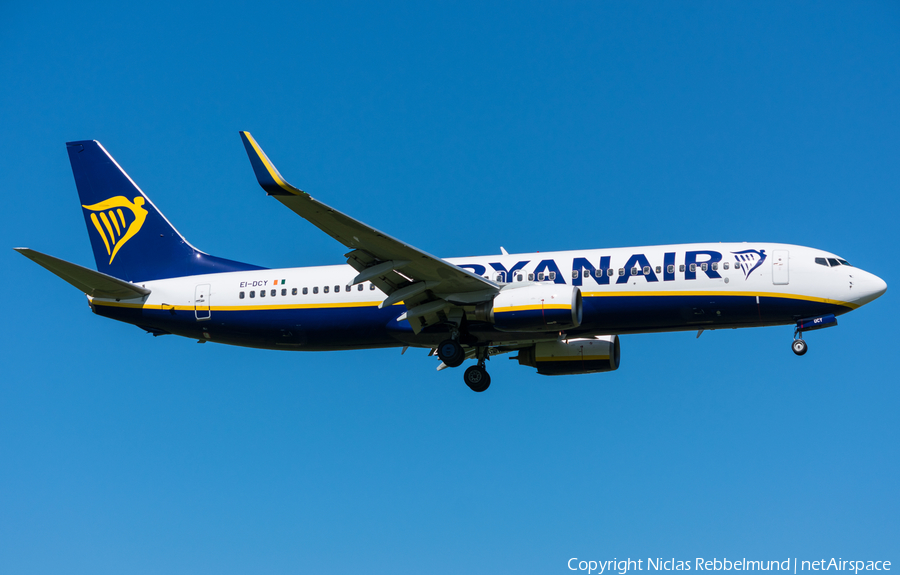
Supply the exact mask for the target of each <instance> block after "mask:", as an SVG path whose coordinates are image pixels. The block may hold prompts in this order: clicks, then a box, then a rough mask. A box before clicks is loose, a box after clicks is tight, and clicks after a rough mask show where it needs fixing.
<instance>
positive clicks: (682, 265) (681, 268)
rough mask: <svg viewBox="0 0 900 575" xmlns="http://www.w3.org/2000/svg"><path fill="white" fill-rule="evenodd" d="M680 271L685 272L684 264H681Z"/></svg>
mask: <svg viewBox="0 0 900 575" xmlns="http://www.w3.org/2000/svg"><path fill="white" fill-rule="evenodd" d="M691 265H693V264H691ZM678 271H680V272H683V271H684V264H681V265H680V266H678Z"/></svg>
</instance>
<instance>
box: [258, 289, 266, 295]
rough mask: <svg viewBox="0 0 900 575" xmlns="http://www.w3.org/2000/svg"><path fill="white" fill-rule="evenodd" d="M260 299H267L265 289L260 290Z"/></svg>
mask: <svg viewBox="0 0 900 575" xmlns="http://www.w3.org/2000/svg"><path fill="white" fill-rule="evenodd" d="M259 297H266V290H264V289H261V290H259Z"/></svg>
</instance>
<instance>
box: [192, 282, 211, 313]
mask: <svg viewBox="0 0 900 575" xmlns="http://www.w3.org/2000/svg"><path fill="white" fill-rule="evenodd" d="M194 317H196V318H197V321H202V320H204V319H209V318H210V313H209V284H200V285H198V286H197V288H196V289H195V290H194Z"/></svg>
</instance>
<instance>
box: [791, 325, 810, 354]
mask: <svg viewBox="0 0 900 575" xmlns="http://www.w3.org/2000/svg"><path fill="white" fill-rule="evenodd" d="M791 349H792V350H793V352H794V353H795V354H797V355H803V354H804V353H806V351H807V350H808V349H809V346H808V345H806V342H805V341H803V330H801V329H800V326H799V325H798V326H797V327H796V328H795V329H794V341H793V343H791Z"/></svg>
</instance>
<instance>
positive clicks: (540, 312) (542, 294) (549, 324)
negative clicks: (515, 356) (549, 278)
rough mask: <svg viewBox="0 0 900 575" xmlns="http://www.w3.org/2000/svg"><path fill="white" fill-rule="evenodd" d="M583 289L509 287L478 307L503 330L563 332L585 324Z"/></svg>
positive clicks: (482, 317)
mask: <svg viewBox="0 0 900 575" xmlns="http://www.w3.org/2000/svg"><path fill="white" fill-rule="evenodd" d="M581 314H582V307H581V290H580V289H579V288H577V287H573V286H568V285H557V284H533V285H529V286H525V287H516V288H507V289H504V290H502V291H501V292H500V293H499V294H497V295H496V296H495V297H494V300H493V301H490V302H486V303H482V304H479V305H478V306H477V307H476V308H475V319H476V320H478V321H486V322H489V323H492V324H494V327H495V328H497V329H498V330H500V331H512V332H518V331H562V330H565V329H571V328H573V327H578V326H579V325H581Z"/></svg>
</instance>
